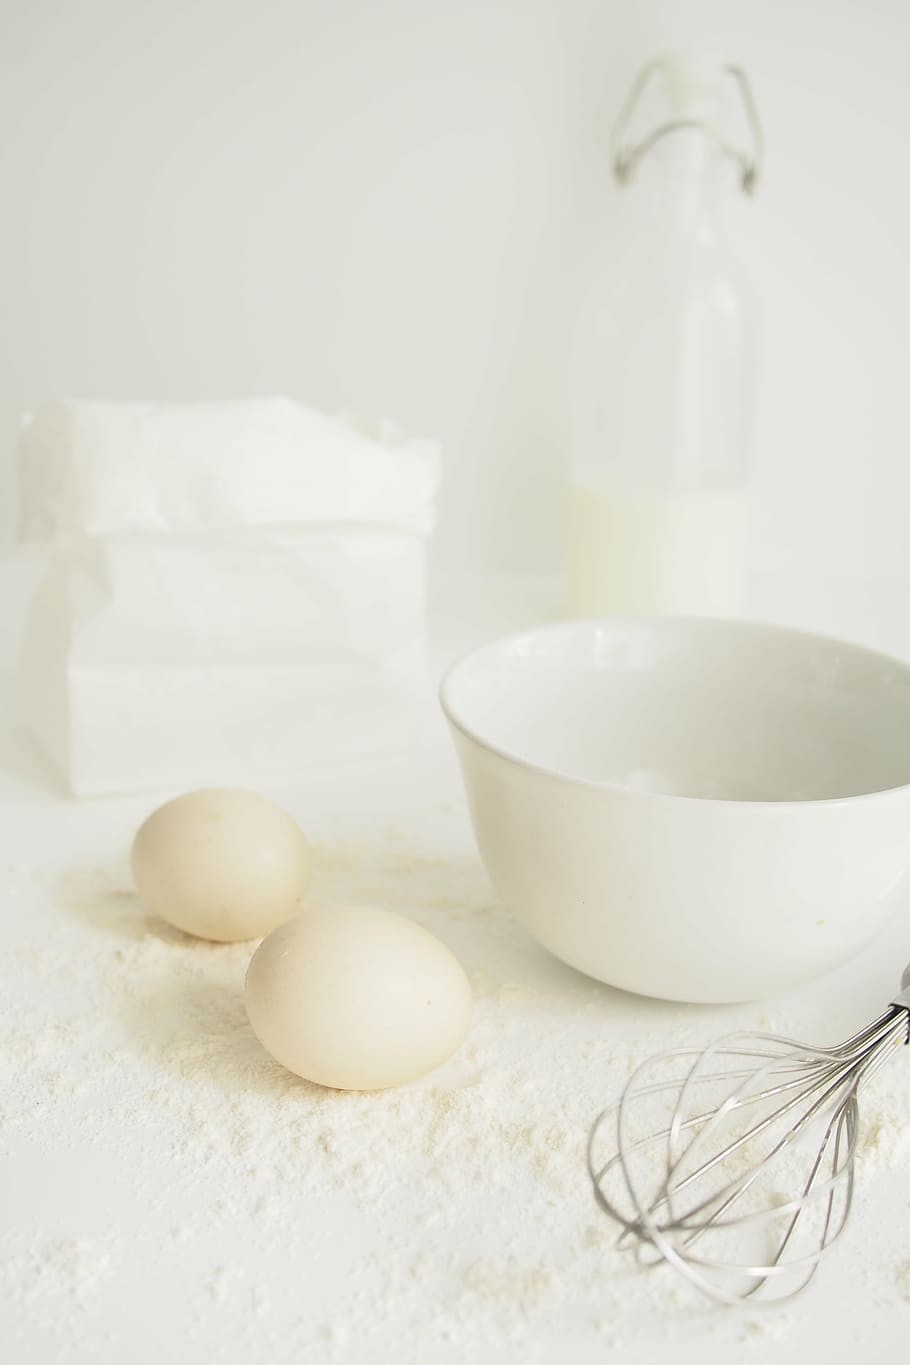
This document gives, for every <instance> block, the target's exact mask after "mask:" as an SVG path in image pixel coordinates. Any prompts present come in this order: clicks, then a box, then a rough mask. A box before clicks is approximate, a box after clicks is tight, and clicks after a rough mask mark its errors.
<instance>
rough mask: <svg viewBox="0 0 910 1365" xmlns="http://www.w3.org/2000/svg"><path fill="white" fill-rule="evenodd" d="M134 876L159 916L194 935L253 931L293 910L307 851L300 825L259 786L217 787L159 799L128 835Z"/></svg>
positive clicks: (221, 937) (222, 937)
mask: <svg viewBox="0 0 910 1365" xmlns="http://www.w3.org/2000/svg"><path fill="white" fill-rule="evenodd" d="M132 868H133V880H134V881H135V883H136V889H137V891H138V892H139V894H140V896H141V897H142V899H143V900H144V901H145V902H146V904H147V905H148V906H149V907H150V908H151V909H152V910H154V911H155V912H156V913H157V914H159V915H160V916H161V917H162V919H165V920H167V921H168V922H169V923H170V924H173V925H176V927H177V928H178V929H183V930H184V931H185V932H186V933H188V934H195V935H196V936H197V937H199V938H207V939H214V940H216V941H217V942H222V943H234V942H237V941H239V940H241V939H247V938H258V937H260V936H261V935H262V934H267V933H268V932H269V930H271V929H274V928H275V926H276V925H278V924H282V923H283V922H284V921H285V920H286V919H288V918H290V916H291V915H294V914H296V913H297V912H298V911H299V910H300V908H301V906H302V903H303V894H304V892H305V890H306V885H307V881H308V878H309V868H310V853H309V848H308V845H307V842H306V839H305V838H304V836H303V834H302V832H301V830H300V828H299V826H298V825H297V824H296V823H295V821H294V820H293V819H292V818H291V816H290V815H288V813H287V812H286V811H284V810H282V809H281V807H280V806H276V805H275V804H274V802H272V801H269V800H268V799H267V798H266V797H264V796H260V795H258V794H257V793H256V792H248V791H241V790H237V789H235V788H230V787H214V788H210V789H206V790H202V791H193V792H186V793H184V795H183V796H178V797H175V798H174V800H172V801H168V802H166V803H165V805H163V806H160V807H159V808H158V810H156V811H154V813H153V814H152V815H150V816H149V818H148V819H147V820H146V821H145V823H144V824H143V825H142V826H141V828H140V830H139V832H138V833H137V835H136V838H135V839H134V841H133V851H132Z"/></svg>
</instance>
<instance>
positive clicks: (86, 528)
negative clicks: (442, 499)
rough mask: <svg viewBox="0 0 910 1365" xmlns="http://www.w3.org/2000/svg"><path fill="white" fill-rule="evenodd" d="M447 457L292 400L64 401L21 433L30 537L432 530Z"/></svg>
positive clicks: (387, 430) (386, 428) (392, 431)
mask: <svg viewBox="0 0 910 1365" xmlns="http://www.w3.org/2000/svg"><path fill="white" fill-rule="evenodd" d="M439 473H440V454H439V448H438V446H437V445H436V444H435V442H432V441H426V440H415V439H411V438H406V437H404V436H403V435H402V434H401V433H400V432H399V431H398V430H397V428H396V427H394V426H393V425H392V424H391V423H389V422H359V421H357V420H355V419H352V418H345V417H331V416H327V415H326V414H324V413H321V412H316V411H314V410H313V409H311V408H307V407H305V406H304V405H303V404H301V403H297V402H294V401H292V400H290V399H287V398H259V399H246V400H236V401H230V402H227V401H226V402H216V403H172V404H169V403H88V402H59V403H53V404H50V405H48V406H47V407H45V408H42V409H41V410H40V411H39V412H37V413H36V414H35V415H34V416H32V417H30V418H27V419H26V420H25V422H24V425H23V430H22V438H21V490H22V492H21V515H20V537H21V539H22V540H25V541H45V542H48V541H50V542H53V541H58V542H59V541H66V540H68V539H71V538H74V537H81V536H104V535H122V534H130V533H132V534H142V535H167V534H172V533H178V532H193V531H204V530H212V529H224V528H229V527H244V526H277V525H313V524H316V523H326V522H345V523H349V524H350V523H353V524H358V525H364V524H366V525H372V526H390V527H396V528H398V529H401V530H410V531H413V532H415V533H417V534H420V535H429V534H430V532H431V531H432V528H433V523H434V509H435V497H436V492H437V489H438V485H439Z"/></svg>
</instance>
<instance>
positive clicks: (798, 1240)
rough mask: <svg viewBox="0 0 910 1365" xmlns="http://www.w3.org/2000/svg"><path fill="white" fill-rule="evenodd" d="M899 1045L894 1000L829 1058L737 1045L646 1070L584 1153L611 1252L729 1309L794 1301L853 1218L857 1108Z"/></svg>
mask: <svg viewBox="0 0 910 1365" xmlns="http://www.w3.org/2000/svg"><path fill="white" fill-rule="evenodd" d="M908 1036H910V1001H908V1002H906V1003H905V1002H904V1000H903V999H902V998H901V999H898V1000H896V1001H894V1002H892V1003H891V1005H889V1006H888V1008H886V1009H885V1010H884V1011H883V1012H882V1014H880V1015H879V1016H878V1018H876V1019H874V1020H873V1021H872V1022H871V1023H869V1024H867V1025H866V1026H865V1027H863V1028H862V1029H860V1030H859V1031H858V1032H857V1033H855V1034H854V1035H853V1036H852V1037H851V1038H848V1039H846V1040H845V1041H844V1042H842V1043H840V1044H837V1045H836V1046H834V1047H817V1046H813V1045H809V1044H805V1043H800V1042H798V1041H796V1040H795V1039H792V1038H785V1037H781V1036H779V1035H776V1034H771V1033H746V1032H737V1033H732V1034H728V1035H726V1036H725V1037H723V1038H720V1039H718V1040H717V1041H716V1042H714V1043H712V1044H710V1045H709V1046H707V1047H706V1048H704V1049H702V1050H700V1051H698V1050H695V1049H691V1048H681V1049H675V1050H672V1051H670V1052H666V1053H663V1054H660V1055H658V1056H657V1057H653V1058H651V1059H649V1060H648V1061H645V1062H642V1063H641V1064H640V1065H639V1066H638V1067H636V1068H635V1070H634V1071H633V1072H632V1074H631V1075H630V1077H629V1079H628V1081H627V1083H626V1085H625V1087H624V1089H623V1091H622V1094H621V1095H620V1097H619V1099H618V1101H617V1102H616V1103H615V1104H613V1105H611V1106H610V1107H609V1108H607V1109H605V1110H603V1111H602V1113H601V1114H600V1115H598V1117H597V1119H596V1120H595V1122H594V1124H593V1126H592V1129H591V1132H590V1135H589V1140H588V1170H589V1174H590V1177H591V1181H592V1184H593V1190H594V1195H595V1199H596V1201H597V1203H598V1205H599V1207H600V1208H601V1209H602V1210H603V1212H604V1213H606V1214H607V1215H608V1216H609V1217H611V1218H612V1219H613V1220H614V1221H615V1222H616V1223H617V1224H618V1226H619V1227H620V1235H619V1244H620V1245H621V1246H626V1247H634V1248H635V1249H636V1251H637V1253H638V1256H639V1259H642V1258H643V1259H644V1260H645V1262H646V1263H647V1264H648V1265H656V1264H659V1263H660V1262H668V1263H670V1264H672V1265H674V1266H675V1267H676V1268H677V1269H678V1270H680V1271H681V1272H682V1273H683V1274H685V1275H686V1276H687V1277H688V1279H689V1280H690V1281H691V1282H692V1283H693V1284H695V1285H696V1286H697V1287H698V1288H699V1289H701V1290H703V1291H704V1292H705V1293H707V1294H709V1295H710V1296H712V1297H713V1298H715V1299H717V1300H719V1301H721V1302H724V1303H734V1302H738V1301H740V1300H742V1299H745V1298H750V1297H752V1296H753V1295H757V1294H759V1292H760V1291H763V1290H764V1291H765V1293H764V1295H762V1297H766V1298H775V1299H780V1298H789V1297H791V1296H792V1295H793V1294H795V1293H798V1292H799V1291H800V1290H801V1289H803V1288H804V1287H805V1285H806V1284H808V1282H809V1280H811V1278H812V1276H813V1275H814V1274H815V1271H816V1269H817V1267H818V1264H819V1261H820V1260H821V1257H822V1255H823V1254H824V1252H825V1251H826V1250H827V1248H828V1247H829V1246H830V1245H831V1244H832V1243H833V1242H834V1241H836V1239H837V1238H838V1237H839V1236H840V1234H841V1232H842V1231H843V1229H844V1226H845V1225H846V1222H847V1218H848V1215H849V1212H850V1209H851V1206H852V1202H853V1186H854V1179H853V1167H854V1158H855V1155H856V1150H857V1145H858V1141H859V1110H858V1104H857V1095H858V1093H859V1091H860V1089H861V1087H863V1086H864V1085H865V1084H866V1083H867V1082H868V1081H869V1080H870V1079H872V1077H873V1076H874V1075H876V1074H877V1072H878V1070H879V1069H880V1068H881V1067H882V1066H883V1065H884V1064H885V1062H886V1061H887V1060H888V1059H889V1058H890V1056H891V1054H892V1052H893V1051H894V1049H895V1047H897V1046H899V1045H900V1044H903V1043H906V1042H907V1041H908ZM703 1097H704V1098H703ZM655 1115H656V1120H655V1118H654V1116H655ZM813 1137H814V1138H815V1142H814V1145H813V1142H812V1139H813Z"/></svg>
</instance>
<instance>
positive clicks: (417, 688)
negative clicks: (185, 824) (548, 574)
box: [20, 400, 438, 794]
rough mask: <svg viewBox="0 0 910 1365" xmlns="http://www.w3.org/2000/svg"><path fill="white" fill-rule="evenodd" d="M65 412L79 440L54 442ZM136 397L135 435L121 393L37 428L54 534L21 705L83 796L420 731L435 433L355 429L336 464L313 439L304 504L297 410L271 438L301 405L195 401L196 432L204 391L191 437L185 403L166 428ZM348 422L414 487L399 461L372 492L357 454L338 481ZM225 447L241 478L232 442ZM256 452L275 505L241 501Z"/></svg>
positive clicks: (348, 754) (366, 750) (68, 428)
mask: <svg viewBox="0 0 910 1365" xmlns="http://www.w3.org/2000/svg"><path fill="white" fill-rule="evenodd" d="M61 406H62V408H63V409H64V410H65V421H64V422H63V430H62V434H60V433H59V432H58V437H59V440H57V439H55V440H50V437H49V435H48V433H49V432H52V431H53V429H54V423H55V422H57V421H58V420H59V416H60V408H61ZM129 406H130V408H131V411H132V418H131V421H132V422H135V423H138V428H139V435H138V437H137V438H136V441H137V443H136V446H131V445H130V444H129V441H128V439H127V438H128V436H129V430H128V428H129V427H130V421H125V414H124V412H123V411H122V410H121V408H120V405H111V407H110V408H109V407H108V405H81V404H72V405H58V407H57V408H56V409H54V412H55V413H56V416H55V417H54V418H53V420H51V419H50V418H48V419H47V421H45V419H44V417H43V416H42V415H39V417H37V418H36V419H35V420H34V422H33V423H32V424H31V426H30V427H29V428H28V429H27V430H28V432H29V433H31V435H30V437H29V438H28V439H27V441H26V449H25V453H24V461H25V467H26V469H27V471H28V479H27V481H26V482H27V488H26V490H25V494H24V499H23V515H22V530H23V535H24V536H27V537H28V538H30V539H32V540H33V541H34V540H38V541H39V542H42V543H44V544H45V545H46V547H47V552H48V570H47V574H46V576H45V578H44V581H43V582H42V584H41V586H40V587H39V589H38V591H37V593H36V595H35V598H34V601H33V604H32V608H31V612H30V616H29V620H28V624H27V630H26V638H25V645H24V648H23V653H22V659H21V668H20V706H21V710H22V714H23V717H24V719H25V722H26V724H27V725H28V728H29V729H30V730H31V731H32V733H33V735H34V736H35V738H36V739H37V741H38V743H39V745H40V747H41V748H42V750H43V751H44V753H45V754H46V755H47V757H48V758H49V759H50V760H51V761H52V763H53V764H54V766H55V767H56V768H57V769H58V770H59V771H60V773H61V774H62V775H63V777H64V780H65V782H66V784H67V786H68V787H69V789H70V790H71V791H73V792H74V793H77V794H95V793H102V792H114V791H127V790H139V789H143V788H154V787H172V786H175V785H179V786H189V785H205V784H208V783H212V782H227V783H230V782H232V781H234V782H236V781H242V780H244V778H245V779H246V780H253V778H254V775H255V774H262V775H263V776H264V775H267V774H269V775H271V774H275V775H278V774H291V773H293V772H294V771H299V770H307V769H309V768H311V767H312V766H314V765H315V766H320V765H322V764H326V763H333V764H334V763H339V762H342V763H343V762H347V761H349V760H351V759H357V758H361V757H363V756H365V755H371V754H376V753H380V752H388V751H390V750H395V749H404V748H408V747H410V746H414V745H419V744H420V743H421V742H422V740H423V737H424V734H425V729H426V725H427V724H428V723H432V720H433V719H435V714H434V710H435V708H432V706H431V705H429V704H428V702H429V700H430V695H431V694H430V689H429V688H428V686H427V677H426V665H425V651H424V634H425V597H426V585H425V561H426V542H427V537H428V533H429V527H430V526H431V524H432V518H433V510H434V509H433V500H432V494H433V492H435V485H436V478H437V476H438V451H436V449H435V447H431V446H430V445H429V443H411V442H406V441H404V440H403V438H400V437H398V436H397V435H396V436H395V438H394V441H391V442H390V438H389V432H388V429H386V428H384V427H383V428H380V429H377V430H378V434H379V435H380V436H381V437H382V439H380V440H378V441H373V440H371V439H370V438H369V436H367V435H366V434H365V431H366V430H367V429H366V428H361V429H360V430H359V431H356V432H355V431H354V428H353V427H352V426H351V425H350V424H349V423H336V424H334V425H336V426H338V427H339V428H340V429H341V430H342V432H343V433H346V434H343V435H342V436H341V437H340V438H338V440H335V438H334V437H333V439H332V440H331V441H329V442H328V443H327V447H326V448H325V451H324V454H325V460H324V461H321V460H320V458H319V454H318V451H317V449H316V448H315V446H311V447H310V448H309V450H308V451H307V453H306V455H305V458H304V460H303V462H304V464H307V465H308V468H309V473H308V475H307V478H308V479H309V481H310V488H309V493H310V494H312V495H313V496H311V497H309V496H308V501H307V502H306V508H307V509H308V510H307V511H304V502H303V500H302V490H303V486H304V482H305V480H301V481H299V482H298V483H297V485H295V488H296V492H295V493H294V494H293V495H291V494H290V493H289V494H288V496H287V497H286V498H284V499H283V500H282V499H281V498H280V496H279V492H280V490H279V482H280V481H279V479H278V471H279V468H280V466H281V461H282V460H283V459H284V458H285V456H286V455H287V449H285V448H283V447H282V445H281V442H282V440H283V439H284V436H285V435H286V434H287V428H286V424H284V422H283V420H282V421H279V422H278V428H279V437H278V438H276V444H275V445H274V446H269V445H268V442H267V441H265V440H264V438H265V434H266V428H267V427H268V422H267V421H264V420H263V419H265V418H266V417H268V416H269V414H271V415H272V416H274V415H275V414H276V412H277V415H278V417H281V412H280V409H282V408H283V407H287V406H289V407H291V408H293V409H295V410H296V409H297V408H298V407H299V405H296V404H291V405H284V404H283V403H282V402H280V401H279V400H275V401H274V402H273V401H272V400H263V402H259V401H257V402H256V403H253V404H250V405H244V404H238V405H232V404H217V405H191V406H192V412H191V413H190V414H188V418H189V424H190V426H192V424H193V423H198V422H199V421H200V406H202V407H205V408H206V409H208V415H209V416H210V417H211V419H212V421H211V423H203V424H202V427H201V428H200V432H199V444H198V445H195V444H193V443H190V444H188V445H186V446H185V447H180V442H178V441H177V440H176V438H174V439H173V440H171V437H173V436H174V432H175V431H180V432H184V431H185V430H188V428H187V427H185V425H184V423H183V422H182V421H178V420H177V418H178V417H179V416H180V415H181V412H180V411H178V412H177V413H175V412H174V410H172V409H170V408H168V409H166V410H165V414H164V415H165V416H167V418H168V421H164V420H163V417H162V421H161V422H160V423H159V421H158V418H159V416H162V414H159V413H158V412H156V410H155V409H154V408H147V407H142V408H140V409H136V408H135V407H134V405H129ZM234 407H236V408H237V409H238V411H239V416H240V417H241V419H243V420H241V421H240V424H239V429H237V430H235V429H234V427H233V425H232V424H231V422H229V421H227V412H226V410H227V409H232V408H234ZM247 407H250V408H253V409H255V410H256V411H255V412H252V413H249V412H246V411H245V410H246V408H247ZM87 408H88V409H91V413H90V416H91V420H90V421H89V420H88V414H87V412H86V409H87ZM266 410H268V411H266ZM302 411H303V412H304V413H305V412H306V410H302ZM315 416H317V417H318V416H319V414H316V415H315ZM247 419H248V420H247ZM322 421H324V422H326V423H328V424H329V426H332V425H333V423H332V419H328V418H325V419H322ZM169 423H170V425H169ZM317 425H318V424H315V423H314V424H309V426H310V429H311V430H315V429H316V427H317ZM36 428H37V429H38V430H39V431H42V430H43V432H44V434H43V435H42V437H41V441H39V442H38V443H37V444H36V442H35V440H34V439H32V437H34V433H35V430H36ZM254 430H255V432H256V433H257V440H259V439H261V440H262V441H263V442H264V443H263V444H257V442H256V441H254V440H253V437H252V435H251V433H253V432H254ZM74 431H75V432H76V433H77V436H78V440H76V438H75V437H74ZM155 431H158V432H159V435H160V436H161V442H162V444H161V445H160V447H159V451H160V452H163V453H162V454H161V460H162V465H161V468H160V469H159V468H157V466H156V458H157V457H156V455H155V449H154V447H155V441H154V439H153V433H154V432H155ZM168 431H170V436H168V438H167V439H165V435H166V434H167V432H168ZM161 432H164V433H165V435H161ZM282 432H283V433H284V435H281V433H282ZM118 433H119V434H118ZM348 436H356V440H357V442H358V443H359V444H358V445H357V459H358V460H360V461H361V463H363V462H365V461H367V460H368V457H373V458H375V460H376V461H377V468H379V467H380V466H381V467H383V468H384V469H385V471H386V475H387V474H388V473H389V470H391V469H393V468H394V469H395V470H397V474H396V477H397V478H399V479H400V481H401V486H400V487H399V489H398V495H397V496H393V492H394V490H393V483H392V482H390V481H389V478H387V477H385V475H383V477H382V478H380V477H378V476H377V477H376V478H374V479H373V480H372V482H370V481H369V480H367V482H366V483H365V484H363V485H359V484H358V483H357V480H358V478H359V477H360V476H359V474H358V473H357V472H356V469H355V466H356V465H357V461H356V460H353V459H352V460H350V461H348V463H347V465H346V466H345V468H346V471H347V472H346V474H345V476H344V478H341V477H340V475H339V468H338V467H337V466H336V464H335V461H336V459H337V457H338V452H339V450H344V449H350V448H349V447H347V445H346V442H347V440H348ZM115 437H116V440H115ZM121 439H122V440H123V442H124V444H123V446H122V448H121V453H122V459H121V461H120V464H119V465H117V461H116V459H115V454H114V450H115V445H116V441H117V440H121ZM74 440H75V444H76V446H78V450H76V449H75V447H74V444H73V442H74ZM181 440H182V437H181ZM169 442H170V444H169ZM228 446H229V447H230V449H231V451H232V454H231V458H230V459H229V460H228V461H227V464H226V466H225V469H226V475H225V480H224V481H222V479H221V476H220V474H219V473H218V470H219V469H220V468H221V466H219V464H218V458H220V457H217V456H216V455H215V453H214V452H215V451H216V448H217V449H219V450H222V451H223V450H224V449H225V448H226V447H228ZM254 447H255V448H254ZM403 447H410V453H409V454H408V456H407V457H406V459H405V460H404V462H401V461H399V456H400V455H401V450H402V448H403ZM178 448H180V450H181V454H180V457H179V460H182V461H183V467H184V474H185V476H186V477H185V478H182V476H181V474H180V470H179V467H178V466H179V460H178V455H177V452H178ZM415 450H420V451H422V453H421V454H420V455H419V457H415V458H416V466H415V468H416V469H417V470H418V474H417V475H416V476H414V477H412V475H413V472H414V471H413V469H412V470H411V474H410V475H409V473H408V468H409V465H408V461H409V460H411V459H412V457H414V451H415ZM140 456H141V458H140ZM390 456H391V457H392V458H391V463H388V457H390ZM384 462H385V463H384ZM343 463H344V461H342V464H343ZM115 466H116V467H115ZM254 466H255V469H256V470H261V469H262V468H265V469H268V470H271V474H269V475H268V478H267V479H266V482H268V479H273V480H274V482H273V486H272V488H271V493H270V497H271V498H272V503H271V504H269V502H268V499H267V498H265V497H264V496H263V497H262V498H260V500H259V501H258V503H257V502H256V501H255V500H252V501H250V502H245V501H244V498H245V496H246V493H245V491H244V488H245V486H246V485H249V487H252V486H253V484H255V482H256V479H255V478H254V477H253V471H254ZM322 467H324V468H325V469H326V470H327V471H328V472H327V474H326V477H325V479H321V478H320V475H319V471H320V468H322ZM130 471H132V472H130ZM203 471H204V472H205V477H203ZM352 471H354V472H352ZM115 475H116V477H115ZM89 476H90V477H89ZM206 479H208V480H209V482H210V485H211V487H210V492H209V494H208V495H204V494H203V491H202V490H203V488H204V485H205V482H206ZM181 488H183V489H185V490H191V492H192V496H191V497H190V496H189V495H187V496H186V497H183V495H182V494H181V491H180V490H181ZM317 492H318V497H317V496H316V493H317ZM298 495H301V497H300V498H299V499H298V502H296V503H295V501H294V498H295V496H298ZM235 499H236V500H239V501H237V502H236V505H235V502H234V500H235ZM282 501H283V512H284V515H283V516H281V517H278V516H277V513H278V511H279V504H281V503H282ZM213 509H214V510H213ZM317 509H318V511H319V515H318V516H317V515H315V511H316V510H317ZM352 509H354V513H355V514H354V516H353V520H350V519H348V520H346V516H348V515H350V514H351V512H352ZM292 514H293V515H292ZM231 516H235V517H236V521H235V522H233V523H232V522H230V521H229V520H228V519H229V518H230V517H231ZM266 516H268V517H272V518H273V519H272V520H268V521H266V520H261V519H260V518H264V517H266ZM156 518H157V519H158V523H159V524H158V528H157V530H155V531H154V533H152V528H153V526H154V525H155V523H156ZM162 520H164V521H165V522H166V524H167V530H166V531H163V530H162V529H161V525H160V523H161V521H162ZM224 521H228V524H222V523H223V522H224ZM137 528H141V529H142V533H141V534H138V533H137ZM102 530H103V533H102Z"/></svg>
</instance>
